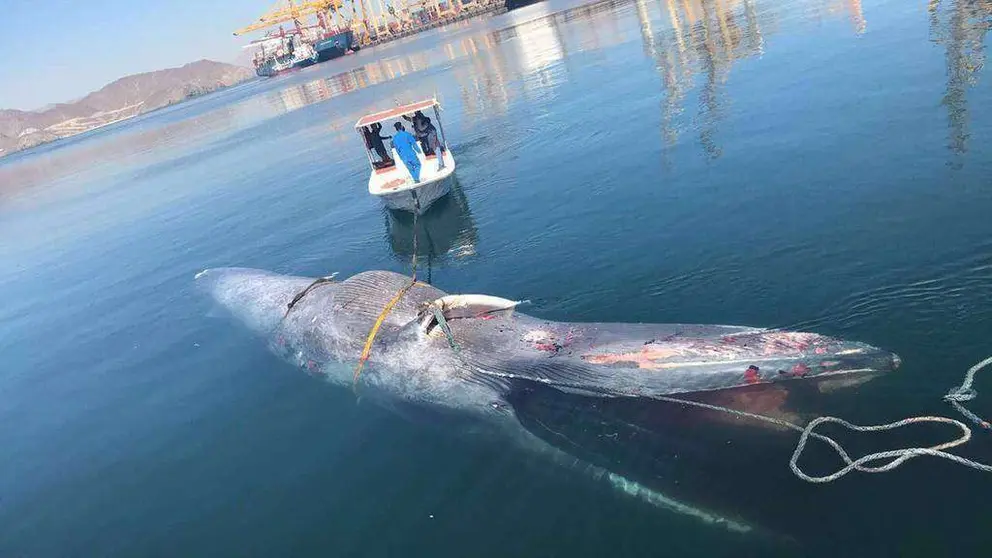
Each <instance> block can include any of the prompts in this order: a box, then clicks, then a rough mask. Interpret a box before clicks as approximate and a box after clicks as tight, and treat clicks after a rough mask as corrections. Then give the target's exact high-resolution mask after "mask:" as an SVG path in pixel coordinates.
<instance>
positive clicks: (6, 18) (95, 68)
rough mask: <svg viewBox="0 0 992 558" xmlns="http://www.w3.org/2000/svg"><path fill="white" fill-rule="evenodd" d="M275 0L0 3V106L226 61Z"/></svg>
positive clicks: (34, 103)
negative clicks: (239, 31)
mask: <svg viewBox="0 0 992 558" xmlns="http://www.w3.org/2000/svg"><path fill="white" fill-rule="evenodd" d="M274 3H275V0H208V1H203V0H199V1H196V0H45V1H38V0H2V1H0V6H2V12H0V13H2V16H0V53H3V54H2V56H0V109H3V108H16V109H37V108H41V107H43V106H45V105H47V104H50V103H54V102H59V101H69V100H72V99H77V98H79V97H82V96H83V95H85V94H86V93H89V92H90V91H94V90H96V89H99V88H100V87H102V86H103V85H105V84H107V83H109V82H111V81H113V80H115V79H117V78H119V77H123V76H125V75H127V74H133V73H138V72H147V71H151V70H158V69H161V68H166V67H170V66H181V65H182V64H185V63H186V62H192V61H194V60H199V59H201V58H209V59H213V60H220V61H223V62H230V61H233V60H234V59H235V58H237V57H238V56H239V55H240V53H241V45H243V44H245V43H246V42H247V40H246V39H244V38H239V37H234V36H232V35H231V32H232V31H234V29H236V28H238V27H241V26H243V25H247V24H249V23H251V22H252V20H254V19H255V18H257V17H258V16H259V15H261V14H262V13H263V12H265V11H266V10H268V9H269V8H270V7H271V6H272V5H273V4H274Z"/></svg>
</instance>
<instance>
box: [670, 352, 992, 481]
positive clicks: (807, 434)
mask: <svg viewBox="0 0 992 558" xmlns="http://www.w3.org/2000/svg"><path fill="white" fill-rule="evenodd" d="M990 364H992V357H989V358H987V359H985V360H983V361H981V362H979V363H978V364H976V365H974V366H972V367H971V368H970V369H969V370H968V372H967V374H965V380H964V382H963V383H962V384H961V385H960V386H959V387H956V388H954V389H952V390H951V391H950V392H949V393H948V394H947V395H946V396H944V400H945V401H947V402H949V403H951V404H952V405H953V406H954V407H955V408H956V409H957V410H958V411H960V412H961V413H962V414H963V415H964V416H966V417H967V418H968V419H970V420H972V421H973V422H975V423H976V424H978V425H980V426H982V427H983V428H989V426H988V425H989V423H988V422H987V421H985V420H982V419H981V418H980V417H978V416H977V415H975V414H974V413H972V412H971V411H969V410H968V409H965V408H964V406H963V405H962V404H961V401H971V400H972V399H975V397H977V395H978V393H977V392H976V391H975V390H974V389H972V387H971V386H972V383H974V380H975V374H977V373H978V371H979V370H981V369H983V368H985V367H986V366H988V365H990ZM656 399H658V400H661V401H666V402H669V403H676V404H679V405H689V406H692V407H698V408H701V409H708V410H711V411H718V412H721V413H726V414H729V415H733V416H737V417H741V418H750V419H754V420H759V421H763V422H767V423H770V424H774V425H777V426H781V427H784V428H788V429H790V430H795V431H796V432H799V442H798V443H797V444H796V449H795V451H793V452H792V457H791V458H790V459H789V468H790V469H792V472H793V473H794V474H795V475H796V476H797V477H799V478H800V479H802V480H804V481H806V482H811V483H816V484H824V483H828V482H833V481H835V480H837V479H839V478H841V477H843V476H844V475H846V474H848V473H850V472H851V471H860V472H862V473H884V472H887V471H891V470H893V469H895V468H896V467H899V466H900V465H902V464H903V463H905V462H907V461H909V460H911V459H914V458H917V457H921V456H924V455H928V456H930V457H938V458H941V459H946V460H948V461H952V462H954V463H958V464H960V465H964V466H965V467H969V468H972V469H976V470H978V471H984V472H987V473H992V465H989V464H985V463H980V462H978V461H973V460H971V459H967V458H965V457H961V456H960V455H955V454H953V453H948V452H947V451H946V450H949V449H951V448H955V447H958V446H961V445H964V444H966V443H968V441H969V440H971V436H972V431H971V429H970V428H968V425H967V424H965V423H963V422H961V421H959V420H955V419H952V418H947V417H938V416H921V417H910V418H907V419H903V420H898V421H896V422H890V423H888V424H878V425H870V426H864V425H859V424H854V423H851V422H848V421H846V420H843V419H840V418H837V417H819V418H816V419H814V420H812V421H810V422H809V424H807V425H806V426H805V427H802V426H799V425H797V424H793V423H791V422H789V421H787V420H782V419H777V418H774V417H769V416H765V415H758V414H754V413H747V412H744V411H738V410H735V409H730V408H727V407H721V406H719V405H710V404H708V403H700V402H697V401H688V400H685V399H679V398H676V397H666V396H659V397H656ZM928 422H929V423H938V424H950V425H953V426H955V427H957V428H958V429H959V430H960V431H961V435H960V436H959V437H957V438H955V439H953V440H951V441H949V442H944V443H942V444H937V445H935V446H929V447H916V448H901V449H894V450H888V451H880V452H875V453H870V454H868V455H865V456H862V457H859V458H858V459H851V456H850V455H848V453H847V452H846V451H845V450H844V448H843V446H841V445H840V443H839V442H837V441H836V440H834V439H833V438H831V437H829V436H826V435H824V434H819V433H817V432H816V428H817V427H818V426H820V425H821V424H828V423H832V424H839V425H841V426H843V427H844V428H847V429H848V430H851V431H854V432H881V431H885V430H895V429H897V428H901V427H903V426H908V425H910V424H921V423H928ZM811 437H812V438H815V439H817V440H820V441H822V442H826V443H827V445H829V446H830V447H831V448H833V449H834V451H836V452H837V455H838V456H839V457H840V458H841V460H843V461H844V464H845V465H844V466H843V467H841V468H840V469H838V470H837V471H835V472H833V473H831V474H828V475H823V476H815V475H809V474H807V473H806V472H805V471H803V470H802V468H801V467H800V466H799V459H800V458H801V457H802V454H803V451H805V449H806V444H807V442H808V441H809V439H810V438H811ZM879 461H881V462H883V463H882V464H881V465H872V463H875V462H879Z"/></svg>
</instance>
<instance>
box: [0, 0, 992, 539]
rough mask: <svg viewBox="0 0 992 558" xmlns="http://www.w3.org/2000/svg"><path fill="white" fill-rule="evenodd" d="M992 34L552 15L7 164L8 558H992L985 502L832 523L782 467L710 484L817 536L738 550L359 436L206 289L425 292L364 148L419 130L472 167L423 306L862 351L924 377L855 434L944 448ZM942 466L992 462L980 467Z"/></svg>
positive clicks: (906, 16)
mask: <svg viewBox="0 0 992 558" xmlns="http://www.w3.org/2000/svg"><path fill="white" fill-rule="evenodd" d="M990 26H992V3H989V2H988V1H987V0H986V1H982V0H957V1H953V0H930V1H929V2H923V1H903V0H864V1H859V0H639V1H617V2H600V3H595V4H588V5H582V4H580V3H577V2H574V1H571V2H569V1H559V0H551V1H549V2H541V3H538V4H533V5H530V6H527V7H524V8H520V9H518V10H514V11H512V12H509V13H507V14H504V15H500V16H497V17H492V18H489V19H481V20H475V21H468V22H463V23H461V24H457V25H452V26H449V27H446V28H444V29H440V30H436V31H434V32H431V33H425V34H422V35H418V36H415V37H412V38H408V39H406V40H403V41H398V42H394V43H390V44H387V45H383V46H381V47H376V48H373V49H368V50H364V51H362V52H360V53H358V54H355V55H352V56H348V57H345V58H342V59H339V60H336V61H332V62H329V63H325V64H321V65H318V66H314V67H311V68H308V69H305V70H302V71H299V72H296V73H293V74H289V75H285V76H281V77H278V78H275V79H269V80H257V81H252V82H250V83H246V84H243V85H240V86H237V87H234V88H231V89H228V90H225V91H222V92H219V93H217V94H213V95H209V96H206V97H202V98H198V99H195V100H192V101H190V102H187V103H184V104H182V105H178V106H174V107H170V108H167V109H163V110H160V111H157V112H154V113H151V114H148V115H145V116H142V117H139V118H136V119H134V120H131V121H128V122H125V123H121V124H117V125H114V126H111V127H108V128H105V129H101V130H98V131H95V132H92V133H88V134H84V135H82V136H79V137H76V138H73V139H70V140H67V141H62V142H58V143H55V144H50V145H47V146H42V147H39V148H37V149H34V150H32V151H29V152H25V153H20V154H15V155H13V156H9V157H6V158H4V159H2V160H0V556H11V557H13V556H26V557H34V556H42V557H47V556H53V557H62V556H402V557H411V556H430V557H504V556H535V557H553V556H554V557H569V558H573V557H579V556H597V557H598V556H610V557H619V556H734V557H740V556H759V555H760V556H869V555H870V556H897V555H898V556H951V555H953V556H988V555H990V553H992V531H990V530H989V528H988V527H989V525H990V524H992V523H990V522H992V475H989V474H987V473H981V472H977V471H973V470H969V469H966V468H964V467H961V466H959V465H956V464H953V463H950V462H946V461H939V460H936V459H932V458H926V457H924V458H920V459H916V460H913V461H910V462H908V463H905V464H904V465H903V466H902V467H900V468H899V469H897V470H895V471H893V472H889V473H884V474H877V475H867V474H861V473H852V474H851V475H849V476H848V477H845V478H843V479H841V480H839V481H837V482H835V483H832V484H829V485H824V486H816V487H812V486H809V485H806V484H805V483H803V482H802V481H800V480H798V479H796V478H793V477H792V476H791V474H790V473H788V463H787V457H788V455H789V452H791V448H792V446H793V444H794V443H795V437H794V436H793V435H792V434H788V433H782V434H780V437H781V446H782V447H781V449H782V452H771V453H768V454H767V455H766V454H763V453H761V454H759V455H757V456H755V455H754V453H759V452H756V450H754V449H753V448H748V447H747V446H746V445H740V447H738V448H737V449H738V450H739V451H740V452H741V454H748V453H749V452H750V453H751V457H752V459H751V460H750V461H747V463H748V465H747V466H740V467H733V468H724V469H723V470H721V472H720V473H719V474H721V475H723V476H722V477H721V478H719V479H718V478H716V477H713V481H714V485H716V484H718V483H717V481H720V482H723V483H726V482H727V480H728V478H730V479H736V481H735V482H739V483H741V484H742V485H746V484H747V483H751V482H759V481H760V479H761V478H763V475H765V474H766V473H774V474H776V475H778V476H779V477H780V478H782V479H783V480H782V481H781V482H780V483H778V485H777V487H776V488H775V489H771V490H767V491H765V492H763V493H762V494H761V495H760V497H758V498H755V499H754V500H753V501H749V502H741V506H740V510H738V511H740V513H741V514H742V515H744V516H747V515H748V510H751V511H753V512H755V514H756V516H762V513H761V512H762V511H763V509H764V508H769V509H770V508H771V507H774V508H775V509H776V510H780V511H779V512H778V513H785V514H788V515H790V516H791V517H790V518H789V519H791V520H792V523H796V522H797V521H798V522H799V523H802V524H803V525H805V526H806V529H805V530H804V532H803V533H802V534H801V535H797V534H796V533H776V534H774V535H767V534H764V533H762V534H749V535H741V534H736V533H730V532H727V531H726V530H723V529H721V528H719V527H713V526H711V525H706V524H703V523H702V522H699V521H697V520H695V519H692V518H689V517H685V516H682V515H679V514H675V513H672V512H669V511H666V510H661V509H657V508H654V507H651V506H649V505H646V504H644V503H641V502H639V501H637V500H635V499H632V498H629V497H627V496H625V495H623V494H620V493H618V492H617V491H611V490H609V489H607V488H604V486H602V485H601V484H596V483H593V482H589V479H587V478H585V477H584V476H582V475H578V474H574V473H573V472H569V471H567V470H563V469H559V468H556V467H555V466H554V465H553V464H550V463H545V462H543V461H541V460H540V459H532V458H528V457H527V456H524V455H521V454H520V453H519V452H518V451H516V450H514V449H513V448H509V447H506V446H505V444H503V443H501V442H500V441H498V440H486V439H471V440H467V439H465V438H463V437H459V436H451V435H448V434H446V433H445V432H444V431H443V429H440V430H439V429H437V428H436V427H427V426H424V425H420V424H417V423H411V422H407V421H406V420H404V419H402V418H400V417H398V416H395V415H393V414H391V413H389V412H387V411H385V410H382V409H380V408H378V407H376V406H375V405H373V404H370V403H368V402H366V401H356V397H355V395H354V394H353V393H352V392H350V391H347V390H342V389H338V388H334V387H332V386H330V385H327V384H326V383H324V382H322V381H320V380H319V379H316V378H313V377H309V376H307V375H306V374H304V373H302V372H301V371H299V370H297V369H295V368H293V367H292V366H290V365H288V364H285V363H283V362H281V361H279V360H278V359H277V358H276V357H274V356H272V355H270V354H269V353H268V352H266V350H265V347H264V346H263V344H262V343H260V342H258V341H257V340H255V339H254V338H252V337H251V336H250V334H249V333H247V332H246V331H244V330H242V329H239V328H238V327H236V326H235V325H233V324H232V323H230V322H229V321H226V320H224V319H218V318H217V317H215V316H214V315H213V310H212V309H211V307H210V306H209V304H208V303H207V301H205V300H204V299H203V298H202V297H201V296H200V295H199V294H198V293H197V291H196V289H195V288H194V287H193V276H194V274H195V273H197V272H198V271H200V270H202V269H204V268H207V267H215V266H245V267H258V268H263V269H269V270H275V271H278V272H283V273H293V274H299V275H309V276H320V275H327V274H329V273H331V272H339V273H341V274H342V275H344V276H347V275H350V274H353V273H356V272H359V271H364V270H370V269H388V270H394V271H397V272H401V273H406V272H408V271H409V269H410V260H411V255H412V251H413V243H412V236H413V223H412V220H411V219H410V218H409V217H408V216H404V215H396V214H392V213H388V212H386V211H385V210H384V209H383V208H382V207H381V205H380V204H379V203H378V202H377V201H376V200H374V199H372V198H371V197H370V196H369V195H368V193H367V190H366V183H367V178H368V165H367V161H366V158H365V155H364V153H363V144H362V141H361V139H360V137H359V136H358V135H357V134H356V133H355V131H354V128H353V126H354V123H355V121H356V120H357V119H358V118H359V117H360V116H361V115H362V114H365V113H367V112H371V111H373V110H377V109H382V108H388V107H390V106H392V105H394V104H395V103H396V102H404V101H412V100H416V99H420V98H425V97H430V96H435V95H436V96H437V98H438V99H439V100H440V101H441V103H442V104H443V107H444V108H443V113H442V119H443V125H444V131H445V133H446V134H447V137H448V141H449V144H450V146H451V150H452V152H453V153H454V156H455V157H456V159H457V162H458V170H457V183H456V185H455V188H454V191H453V192H452V194H451V195H450V196H449V197H448V198H445V199H443V200H441V201H440V202H439V203H438V204H437V206H435V207H434V208H432V210H431V212H430V213H428V214H427V215H426V216H425V217H424V218H423V219H422V220H421V222H420V223H419V224H418V230H420V236H419V241H420V251H421V255H422V258H421V261H420V266H421V274H422V275H421V276H422V277H424V276H425V274H426V275H427V276H428V277H429V279H430V280H431V281H432V282H433V283H434V284H435V285H437V286H438V287H440V288H442V289H445V290H447V291H451V292H477V293H487V294H494V295H499V296H504V297H508V298H514V299H524V298H526V299H530V300H531V301H532V304H531V305H530V306H529V307H528V308H527V310H526V311H527V312H528V313H530V314H533V315H537V316H541V317H545V318H549V319H555V320H569V321H623V322H686V323H729V324H746V325H755V326H769V327H796V328H803V329H807V330H811V331H816V332H819V333H823V334H828V335H836V336H841V337H844V338H849V339H854V340H859V341H864V342H867V343H871V344H873V345H877V346H881V347H885V348H887V349H890V350H892V351H895V352H897V353H899V355H900V356H901V357H902V360H903V363H904V364H903V366H902V368H901V369H900V370H899V371H898V372H897V373H895V374H892V375H889V376H886V377H883V378H879V379H877V380H875V381H873V382H870V383H868V384H865V385H864V386H861V387H859V388H857V389H855V390H853V391H852V392H850V393H848V394H847V395H845V396H838V397H846V398H847V399H844V401H847V403H846V404H845V405H842V407H843V410H844V416H845V418H848V419H850V420H853V421H855V422H861V423H874V422H887V421H892V420H896V419H900V418H903V417H907V416H916V415H927V414H937V415H944V416H951V417H956V416H958V415H956V413H955V412H954V411H953V410H952V409H951V408H950V407H948V406H947V405H946V404H945V403H943V402H942V401H941V397H942V396H943V394H944V393H946V392H947V390H948V389H950V388H951V387H952V386H954V385H956V384H958V383H960V381H961V379H962V376H963V374H964V372H965V370H966V369H967V368H968V367H969V366H971V365H972V364H973V363H975V362H977V361H979V360H981V359H982V358H984V357H986V356H988V355H990V354H992V75H989V69H987V68H983V65H984V63H985V60H986V49H987V48H988V46H989V38H988V34H987V33H988V30H989V28H990ZM987 375H988V376H992V371H990V372H988V374H987ZM976 388H977V389H978V392H979V397H978V399H977V400H976V401H974V402H972V403H971V404H970V407H971V408H972V409H973V410H975V411H976V412H978V413H979V414H981V415H983V416H985V417H989V416H992V377H983V376H982V375H981V374H980V375H979V377H978V379H977V383H976ZM686 434H687V435H688V436H689V437H691V434H692V433H691V432H687V433H686ZM954 435H955V432H954V431H953V429H948V428H940V427H936V426H933V427H918V428H917V429H915V430H912V431H907V432H905V433H902V434H900V435H896V436H891V435H890V436H886V435H873V436H869V435H848V436H847V439H849V440H854V444H855V446H857V449H856V451H857V452H858V453H861V452H867V451H876V450H880V449H888V448H891V447H901V446H905V445H931V444H937V443H940V442H942V441H945V440H947V439H949V438H950V437H953V436H954ZM696 449H697V452H696V457H697V458H698V457H699V456H700V455H702V456H703V458H704V459H705V457H706V456H707V455H709V454H708V451H709V448H707V447H701V448H696ZM956 451H958V452H959V453H960V454H961V455H965V456H968V457H971V458H974V459H979V460H985V461H992V438H990V437H989V434H988V433H987V432H984V431H978V432H976V434H975V438H974V439H973V440H972V441H971V442H970V443H969V444H968V445H966V446H965V447H963V448H961V449H959V450H956ZM726 455H728V450H727V448H722V449H721V450H720V451H719V452H716V451H715V448H714V453H713V458H712V459H713V460H717V459H724V456H726ZM817 455H820V457H818V458H816V459H814V460H811V461H810V462H808V463H806V465H807V466H808V468H809V469H811V470H812V471H813V472H818V473H828V472H830V471H832V470H835V469H836V468H837V467H838V466H839V464H838V463H837V460H836V459H831V458H830V456H829V454H827V453H824V452H820V453H819V454H817ZM683 474H686V475H692V474H693V471H691V470H690V471H683ZM698 474H700V475H705V474H714V475H715V474H717V473H712V472H699V473H698ZM727 475H730V477H727ZM697 480H698V479H697ZM781 510H784V512H782V511H781ZM780 535H781V537H780Z"/></svg>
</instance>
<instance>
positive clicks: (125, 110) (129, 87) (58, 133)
mask: <svg viewBox="0 0 992 558" xmlns="http://www.w3.org/2000/svg"><path fill="white" fill-rule="evenodd" d="M253 75H254V72H252V71H251V70H249V69H248V68H244V67H241V66H233V65H231V64H224V63H222V62H214V61H211V60H200V61H199V62H193V63H190V64H186V65H185V66H181V67H179V68H168V69H165V70H158V71H155V72H146V73H143V74H135V75H131V76H126V77H123V78H121V79H119V80H117V81H115V82H113V83H111V84H109V85H106V86H104V87H103V88H102V89H100V90H99V91H95V92H93V93H90V94H89V95H87V96H85V97H83V98H82V99H80V100H78V101H75V102H72V103H60V104H57V105H54V106H52V107H48V108H46V109H44V110H41V111H23V110H0V149H2V150H3V151H0V156H2V155H7V154H9V153H13V152H14V151H18V150H21V149H26V148H28V147H32V146H35V145H38V144H40V143H44V142H47V141H52V140H56V139H60V138H65V137H69V136H72V135H75V134H79V133H82V132H85V131H87V130H92V129H93V128H97V127H99V126H105V125H107V124H110V123H112V122H117V121H119V120H124V119H126V118H130V117H132V116H136V115H138V114H141V113H143V112H148V111H150V110H155V109H157V108H161V107H164V106H166V105H171V104H174V103H178V102H180V101H183V100H185V99H188V98H190V97H195V96H197V95H202V94H204V93H209V92H211V91H214V90H216V89H220V88H222V87H227V86H230V85H234V84H236V83H239V82H242V81H244V80H246V79H249V78H251V77H252V76H253Z"/></svg>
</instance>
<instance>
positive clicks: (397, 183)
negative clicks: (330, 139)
mask: <svg viewBox="0 0 992 558" xmlns="http://www.w3.org/2000/svg"><path fill="white" fill-rule="evenodd" d="M418 158H419V159H420V162H421V171H420V182H414V181H413V177H412V176H411V175H410V172H409V171H408V170H407V168H406V165H404V164H403V161H402V160H401V159H400V157H399V155H398V154H397V153H396V151H395V150H394V151H393V160H394V161H396V165H395V166H392V167H389V168H386V169H380V170H377V171H373V172H372V175H371V176H370V177H369V193H370V194H372V195H373V196H376V197H378V198H379V199H381V200H382V202H383V203H384V204H385V205H386V207H388V208H390V209H396V210H399V211H409V212H411V213H417V214H418V215H419V214H423V213H424V212H425V211H427V209H428V208H429V207H430V206H431V204H433V203H434V202H435V201H437V200H438V199H440V198H441V197H443V196H444V195H445V194H447V193H448V192H450V191H451V175H452V174H454V172H455V159H454V157H452V155H451V151H450V150H448V151H446V152H445V154H444V168H438V161H437V159H436V158H434V157H430V158H427V157H425V156H424V154H423V153H420V154H418Z"/></svg>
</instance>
